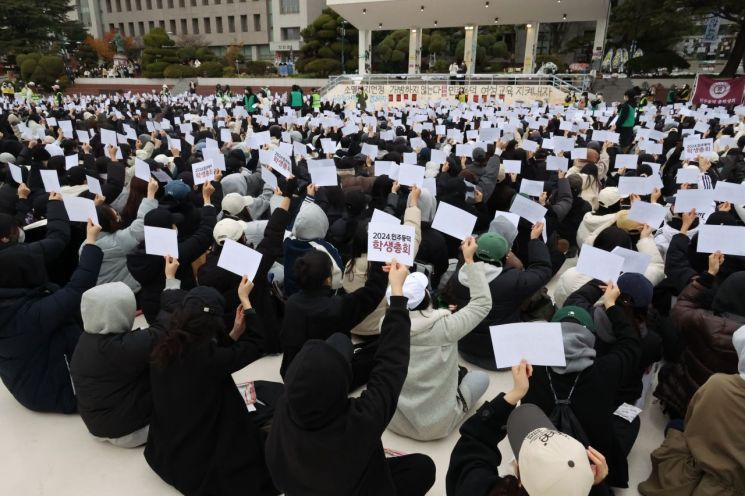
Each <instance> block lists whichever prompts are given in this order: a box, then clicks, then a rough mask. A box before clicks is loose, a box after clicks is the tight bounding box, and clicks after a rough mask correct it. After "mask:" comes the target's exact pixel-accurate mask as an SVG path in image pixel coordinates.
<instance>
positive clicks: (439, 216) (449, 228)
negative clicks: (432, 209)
mask: <svg viewBox="0 0 745 496" xmlns="http://www.w3.org/2000/svg"><path fill="white" fill-rule="evenodd" d="M475 225H476V216H475V215H473V214H470V213H468V212H466V211H465V210H461V209H460V208H457V207H454V206H452V205H450V204H448V203H445V202H440V205H439V206H438V207H437V212H436V213H435V218H434V220H433V221H432V228H433V229H437V230H438V231H440V232H442V233H445V234H447V235H448V236H452V237H454V238H458V239H460V240H464V239H466V238H467V237H468V236H470V235H471V234H473V228H474V226H475Z"/></svg>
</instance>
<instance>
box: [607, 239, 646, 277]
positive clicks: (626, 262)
mask: <svg viewBox="0 0 745 496" xmlns="http://www.w3.org/2000/svg"><path fill="white" fill-rule="evenodd" d="M611 253H613V254H614V255H618V256H620V257H623V267H621V272H635V273H637V274H644V273H645V272H646V271H647V267H649V262H651V261H652V257H651V256H650V255H647V254H646V253H641V252H638V251H634V250H629V249H628V248H623V247H621V246H616V247H615V248H613V250H611Z"/></svg>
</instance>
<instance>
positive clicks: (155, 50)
mask: <svg viewBox="0 0 745 496" xmlns="http://www.w3.org/2000/svg"><path fill="white" fill-rule="evenodd" d="M142 42H143V43H144V44H145V49H144V50H143V51H142V67H143V75H144V76H145V77H163V71H164V70H165V68H166V67H168V66H169V65H173V64H178V63H179V62H180V58H179V50H178V49H177V48H176V43H175V42H174V41H173V40H172V39H171V38H170V37H169V36H168V33H166V30H165V29H163V28H155V29H152V30H151V31H150V32H149V33H147V34H146V35H145V36H143V37H142Z"/></svg>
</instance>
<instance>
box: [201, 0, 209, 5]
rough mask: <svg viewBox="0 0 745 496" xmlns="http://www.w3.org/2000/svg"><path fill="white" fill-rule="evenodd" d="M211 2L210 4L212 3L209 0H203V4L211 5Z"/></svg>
mask: <svg viewBox="0 0 745 496" xmlns="http://www.w3.org/2000/svg"><path fill="white" fill-rule="evenodd" d="M209 4H210V3H209V1H208V0H202V5H209Z"/></svg>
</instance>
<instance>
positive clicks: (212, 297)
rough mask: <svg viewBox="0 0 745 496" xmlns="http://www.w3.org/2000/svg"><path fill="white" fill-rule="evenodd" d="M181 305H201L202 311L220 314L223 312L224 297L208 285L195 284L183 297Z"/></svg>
mask: <svg viewBox="0 0 745 496" xmlns="http://www.w3.org/2000/svg"><path fill="white" fill-rule="evenodd" d="M182 305H183V306H184V307H185V308H186V307H199V306H201V307H202V311H203V312H204V313H210V314H213V315H220V316H222V315H223V313H225V298H223V296H222V295H221V294H220V293H218V292H217V290H216V289H215V288H212V287H210V286H197V287H196V288H194V289H192V290H191V291H189V292H188V293H187V294H186V296H185V297H184V301H183V302H182Z"/></svg>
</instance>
